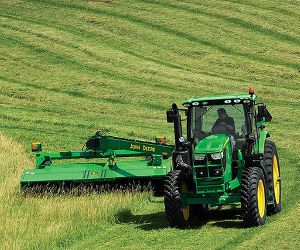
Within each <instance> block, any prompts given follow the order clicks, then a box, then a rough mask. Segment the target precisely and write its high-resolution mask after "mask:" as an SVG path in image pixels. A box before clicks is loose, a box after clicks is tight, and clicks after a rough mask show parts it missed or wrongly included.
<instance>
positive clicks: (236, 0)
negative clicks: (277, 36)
mask: <svg viewBox="0 0 300 250" xmlns="http://www.w3.org/2000/svg"><path fill="white" fill-rule="evenodd" d="M224 1H226V2H230V3H237V4H242V5H248V6H251V7H255V8H259V9H262V10H271V11H273V12H277V13H280V14H284V15H287V16H294V17H297V18H299V17H300V15H299V14H297V13H295V12H293V11H290V10H286V9H282V8H278V7H275V6H271V5H268V7H264V6H263V5H262V4H260V3H259V2H257V1H256V3H253V2H251V1H247V0H242V1H241V0H224Z"/></svg>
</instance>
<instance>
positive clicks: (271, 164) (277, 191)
mask: <svg viewBox="0 0 300 250" xmlns="http://www.w3.org/2000/svg"><path fill="white" fill-rule="evenodd" d="M264 163H265V168H266V172H267V183H268V187H269V189H270V190H271V193H272V196H273V201H274V203H273V204H270V205H268V207H267V211H268V214H269V215H271V214H276V213H279V212H280V211H281V178H280V168H279V160H278V154H277V149H276V145H275V143H274V142H272V141H266V142H265V150H264Z"/></svg>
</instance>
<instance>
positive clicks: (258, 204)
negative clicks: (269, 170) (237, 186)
mask: <svg viewBox="0 0 300 250" xmlns="http://www.w3.org/2000/svg"><path fill="white" fill-rule="evenodd" d="M267 190H268V189H267V185H266V181H265V178H264V174H263V172H262V170H261V169H260V168H259V167H248V168H245V169H244V171H243V176H242V181H241V208H242V215H243V220H244V224H245V226H246V227H255V226H261V225H263V224H265V221H266V216H267V199H266V192H267Z"/></svg>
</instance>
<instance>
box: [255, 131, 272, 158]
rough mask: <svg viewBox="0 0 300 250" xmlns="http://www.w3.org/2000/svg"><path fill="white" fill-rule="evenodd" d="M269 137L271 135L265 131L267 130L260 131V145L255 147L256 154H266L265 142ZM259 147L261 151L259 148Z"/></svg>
mask: <svg viewBox="0 0 300 250" xmlns="http://www.w3.org/2000/svg"><path fill="white" fill-rule="evenodd" d="M267 137H270V134H269V132H268V131H265V130H262V131H260V133H259V143H258V144H256V145H255V152H258V153H262V154H263V153H264V150H265V141H266V138H267ZM258 145H259V149H258V148H257V147H258Z"/></svg>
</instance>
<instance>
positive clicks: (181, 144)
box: [164, 88, 281, 228]
mask: <svg viewBox="0 0 300 250" xmlns="http://www.w3.org/2000/svg"><path fill="white" fill-rule="evenodd" d="M256 100H257V96H256V95H255V94H254V90H253V89H252V88H251V89H250V90H249V94H242V95H225V96H210V97H201V98H192V99H189V100H187V101H185V102H184V103H183V106H184V107H185V109H178V107H177V105H176V104H173V105H172V108H171V109H170V110H169V111H167V120H168V122H173V123H174V131H175V150H174V151H173V153H172V163H173V170H172V171H170V172H169V173H168V174H167V175H166V178H165V184H164V204H165V212H166V218H167V222H168V224H169V226H170V227H177V228H186V227H188V226H189V225H190V223H191V219H192V217H193V215H195V214H197V215H199V214H200V215H201V214H204V213H205V212H206V211H207V209H208V207H209V206H220V205H226V204H229V203H236V202H240V203H241V210H242V216H243V221H244V224H245V226H246V227H252V226H260V225H263V224H264V223H265V221H266V216H267V215H271V214H275V213H278V212H280V210H281V178H280V169H279V161H278V154H277V150H276V145H275V143H274V142H272V141H269V140H267V138H268V137H270V134H269V133H268V132H267V131H265V130H264V128H265V126H264V125H263V124H264V122H269V121H271V119H272V116H271V115H270V113H269V112H268V110H267V109H266V106H265V105H264V104H263V103H256ZM181 110H182V111H184V112H185V116H186V120H187V126H186V127H187V134H186V137H184V136H183V135H182V125H181V121H182V120H181V115H180V111H181Z"/></svg>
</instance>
